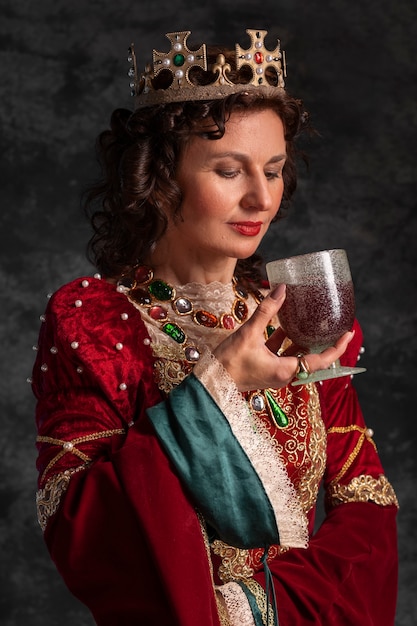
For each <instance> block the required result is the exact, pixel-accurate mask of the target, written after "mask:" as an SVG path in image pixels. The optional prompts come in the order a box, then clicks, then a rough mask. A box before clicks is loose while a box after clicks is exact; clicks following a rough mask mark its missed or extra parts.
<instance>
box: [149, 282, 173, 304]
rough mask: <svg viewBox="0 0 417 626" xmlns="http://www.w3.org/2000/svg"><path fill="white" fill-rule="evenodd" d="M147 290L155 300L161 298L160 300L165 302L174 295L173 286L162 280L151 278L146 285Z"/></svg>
mask: <svg viewBox="0 0 417 626" xmlns="http://www.w3.org/2000/svg"><path fill="white" fill-rule="evenodd" d="M148 291H149V293H150V294H151V296H154V298H156V299H157V300H161V302H167V301H168V300H172V299H173V298H174V297H175V289H174V287H171V285H168V283H166V282H164V281H163V280H153V281H152V282H151V283H149V285H148Z"/></svg>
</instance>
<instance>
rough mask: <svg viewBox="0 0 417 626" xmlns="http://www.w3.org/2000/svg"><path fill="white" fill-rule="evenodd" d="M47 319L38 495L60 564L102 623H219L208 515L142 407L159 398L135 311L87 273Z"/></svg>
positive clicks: (40, 370)
mask: <svg viewBox="0 0 417 626" xmlns="http://www.w3.org/2000/svg"><path fill="white" fill-rule="evenodd" d="M43 319H44V321H43V324H42V328H41V332H40V338H39V346H38V353H37V359H36V362H35V365H34V371H33V390H34V393H35V395H36V397H37V409H36V420H37V427H38V438H37V446H38V451H39V456H38V461H37V466H38V470H39V492H38V497H37V501H38V510H39V520H40V523H41V526H42V528H43V529H44V537H45V541H46V544H47V546H48V549H49V551H50V554H51V556H52V559H53V560H54V562H55V564H56V566H57V569H58V570H59V572H60V573H61V575H62V577H63V579H64V581H65V582H66V584H67V586H68V588H69V589H70V590H71V592H72V593H73V594H74V595H75V596H76V597H77V598H78V599H79V600H81V601H82V602H83V603H85V604H86V605H87V606H88V607H89V609H90V610H91V612H92V614H93V616H94V618H95V620H96V623H97V624H98V625H99V626H114V624H118V626H119V625H120V626H132V625H133V624H137V623H144V624H148V625H149V626H168V625H169V626H175V625H178V626H179V625H181V626H185V625H187V626H191V625H194V624H195V623H199V624H203V625H204V626H219V617H218V610H217V604H216V599H215V593H214V589H213V583H212V577H211V571H210V567H209V561H208V558H207V546H206V542H205V538H204V532H203V531H202V525H201V523H200V520H199V518H198V516H197V514H196V511H195V510H194V508H193V506H191V505H190V502H189V498H188V496H187V494H185V492H184V490H183V487H182V485H181V484H180V481H179V480H178V478H177V477H176V475H175V473H174V472H173V471H172V468H171V465H170V462H169V460H168V459H167V457H166V456H165V454H164V453H163V452H162V450H161V447H160V445H159V443H158V440H157V438H156V437H155V434H154V431H153V428H152V425H151V423H150V422H149V420H148V419H146V417H145V410H146V408H147V407H149V406H152V405H154V404H156V403H158V402H161V399H162V398H161V395H160V392H159V390H158V388H157V387H156V385H155V384H154V383H153V377H152V376H153V375H152V366H153V360H152V359H153V357H152V354H151V349H150V347H149V338H148V336H147V333H146V329H145V327H144V325H143V323H142V322H141V319H140V315H139V312H138V311H137V310H136V309H135V308H134V307H133V306H132V305H131V304H130V303H129V301H128V300H127V299H126V298H125V296H124V295H123V294H122V293H118V292H117V290H116V288H115V287H114V286H113V285H109V284H108V283H105V282H104V281H100V280H97V279H92V278H84V279H80V280H77V281H74V282H73V283H70V284H69V285H66V286H65V287H63V288H61V289H60V290H58V292H57V293H56V294H54V295H53V296H52V298H51V300H50V302H49V304H48V307H47V310H46V312H45V315H44V318H43Z"/></svg>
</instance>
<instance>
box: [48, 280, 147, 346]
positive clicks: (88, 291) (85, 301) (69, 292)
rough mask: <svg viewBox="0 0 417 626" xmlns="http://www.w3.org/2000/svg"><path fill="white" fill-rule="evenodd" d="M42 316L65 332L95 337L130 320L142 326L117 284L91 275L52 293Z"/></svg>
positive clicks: (128, 325) (122, 325)
mask: <svg viewBox="0 0 417 626" xmlns="http://www.w3.org/2000/svg"><path fill="white" fill-rule="evenodd" d="M44 319H45V322H46V323H47V324H48V323H49V324H52V325H53V326H55V327H56V328H57V329H59V331H60V333H63V334H64V335H65V334H66V333H70V334H71V336H73V335H74V333H75V334H76V335H82V334H84V333H87V334H92V335H94V336H96V337H97V338H99V337H102V336H104V334H107V333H109V332H110V331H111V329H116V328H118V327H120V328H126V327H130V326H131V325H132V323H134V324H135V325H136V326H137V325H140V326H143V324H142V323H141V317H140V313H139V311H138V310H137V309H135V307H134V306H133V305H132V304H131V303H130V302H129V300H128V299H127V298H126V296H125V295H124V294H123V293H121V292H119V291H118V290H117V287H116V285H114V284H111V283H109V282H107V281H105V280H101V279H98V278H93V277H91V276H85V277H81V278H77V279H75V280H73V281H71V282H70V283H67V284H66V285H63V286H62V287H60V288H59V289H58V290H57V291H56V292H55V293H54V294H53V295H52V296H51V298H50V301H49V303H48V307H47V309H46V312H45V316H44ZM74 339H76V338H75V337H74Z"/></svg>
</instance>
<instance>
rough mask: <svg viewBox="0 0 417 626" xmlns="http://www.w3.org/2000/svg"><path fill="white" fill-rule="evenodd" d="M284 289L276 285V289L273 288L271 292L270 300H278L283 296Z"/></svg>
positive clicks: (284, 287) (284, 286)
mask: <svg viewBox="0 0 417 626" xmlns="http://www.w3.org/2000/svg"><path fill="white" fill-rule="evenodd" d="M286 289H287V287H286V285H278V287H275V288H274V289H273V290H272V291H271V293H270V297H271V298H272V300H280V299H281V298H282V297H283V296H284V295H285V291H286Z"/></svg>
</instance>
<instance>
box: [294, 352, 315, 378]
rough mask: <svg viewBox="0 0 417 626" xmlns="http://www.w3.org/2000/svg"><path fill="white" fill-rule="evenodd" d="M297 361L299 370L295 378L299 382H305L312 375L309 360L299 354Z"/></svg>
mask: <svg viewBox="0 0 417 626" xmlns="http://www.w3.org/2000/svg"><path fill="white" fill-rule="evenodd" d="M297 359H298V365H297V370H296V372H295V377H296V378H298V380H305V379H306V378H308V377H309V375H310V374H311V372H310V368H309V366H308V363H307V360H306V358H305V356H304V354H297Z"/></svg>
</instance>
